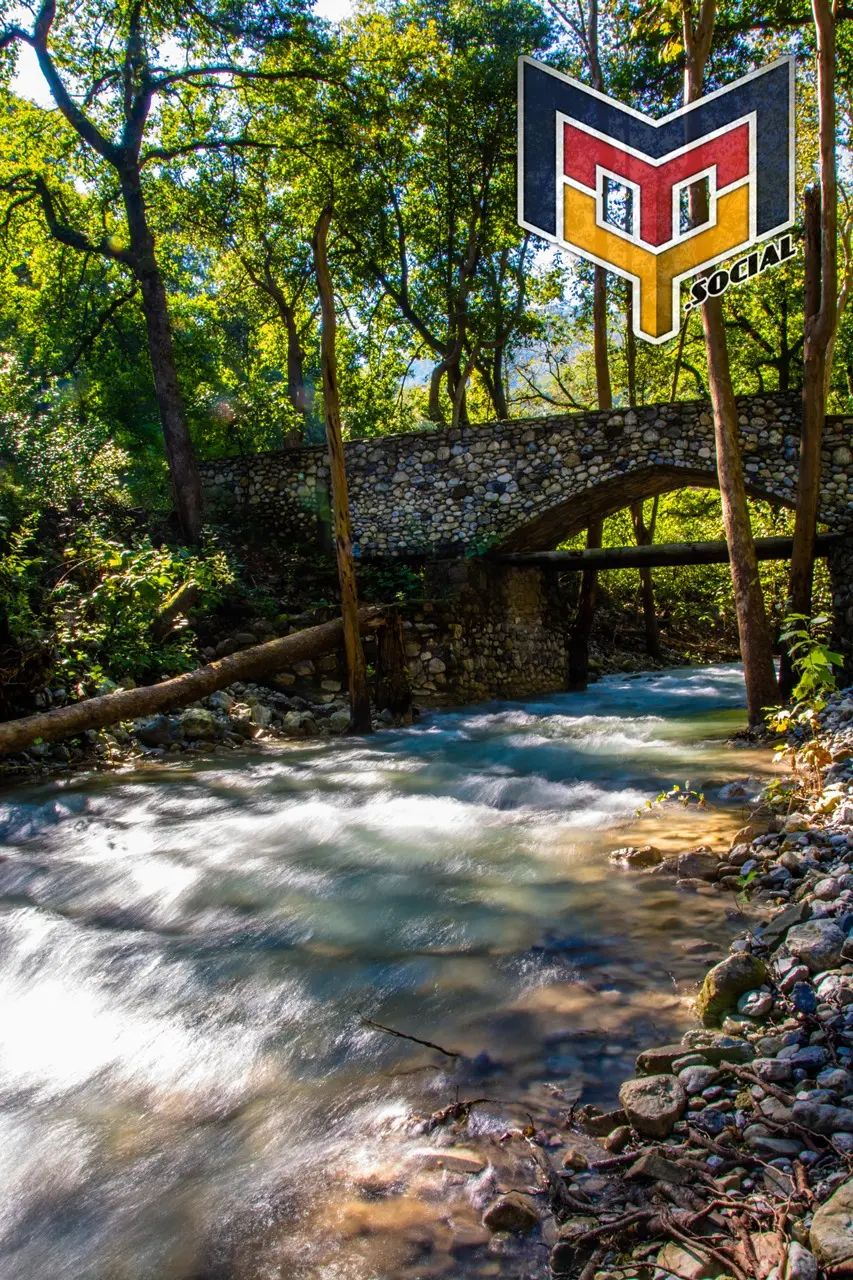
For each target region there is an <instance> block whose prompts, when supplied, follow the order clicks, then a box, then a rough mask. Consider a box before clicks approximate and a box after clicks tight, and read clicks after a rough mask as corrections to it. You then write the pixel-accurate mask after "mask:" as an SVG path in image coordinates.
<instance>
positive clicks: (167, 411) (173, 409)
mask: <svg viewBox="0 0 853 1280" xmlns="http://www.w3.org/2000/svg"><path fill="white" fill-rule="evenodd" d="M121 190H122V198H123V200H124V207H125V212H126V214H127V225H128V231H129V235H130V247H131V249H132V250H133V253H134V256H135V258H136V266H135V274H136V277H137V279H138V280H139V285H140V292H141V294H142V310H143V313H144V315H145V325H146V329H147V332H148V351H149V354H150V357H151V371H152V373H153V376H154V391H155V394H156V396H157V405H158V408H159V410H160V421H161V423H162V426H163V439H164V441H165V445H166V457H167V459H168V463H169V476H170V479H171V483H172V496H173V498H174V502H175V507H176V509H177V512H178V519H179V521H180V524H181V529H182V530H183V533H184V537H185V538H186V539H187V541H188V542H192V543H197V542H198V541H199V540H200V538H201V522H202V496H201V477H200V476H199V472H198V465H197V463H196V457H195V450H194V449H193V443H192V439H191V437H190V431H189V427H188V426H187V419H186V413H185V412H184V401H183V396H182V395H181V385H180V382H179V380H178V370H177V366H176V364H175V351H174V346H173V343H172V328H171V324H170V322H169V307H168V302H167V299H166V288H165V285H164V284H163V277H162V276H161V274H160V268H159V267H158V265H157V258H156V255H155V252H154V237H153V235H152V233H151V230H150V228H149V226H148V219H147V215H146V209H145V197H144V195H143V192H142V184H141V182H140V180H139V172H138V170H135V169H134V170H130V171H128V170H126V171H125V172H124V173H122V175H121Z"/></svg>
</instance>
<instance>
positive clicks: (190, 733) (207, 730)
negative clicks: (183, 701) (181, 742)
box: [180, 707, 225, 742]
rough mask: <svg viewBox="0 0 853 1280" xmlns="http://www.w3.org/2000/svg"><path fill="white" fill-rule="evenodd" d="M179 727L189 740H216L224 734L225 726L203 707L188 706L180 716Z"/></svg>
mask: <svg viewBox="0 0 853 1280" xmlns="http://www.w3.org/2000/svg"><path fill="white" fill-rule="evenodd" d="M180 724H181V729H182V730H183V734H184V737H185V738H188V739H190V741H193V740H197V741H199V742H217V741H218V740H219V739H220V738H222V737H224V735H225V726H224V724H222V722H221V721H220V720H217V718H216V716H215V715H214V714H213V712H212V711H207V710H206V709H205V708H204V707H188V708H187V709H186V711H184V712H182V714H181V717H180Z"/></svg>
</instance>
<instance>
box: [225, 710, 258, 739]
mask: <svg viewBox="0 0 853 1280" xmlns="http://www.w3.org/2000/svg"><path fill="white" fill-rule="evenodd" d="M230 730H231V733H233V734H236V735H237V737H238V738H251V737H253V736H254V733H255V725H254V723H253V722H252V720H251V719H250V717H249V716H247V715H234V716H232V717H231V721H230Z"/></svg>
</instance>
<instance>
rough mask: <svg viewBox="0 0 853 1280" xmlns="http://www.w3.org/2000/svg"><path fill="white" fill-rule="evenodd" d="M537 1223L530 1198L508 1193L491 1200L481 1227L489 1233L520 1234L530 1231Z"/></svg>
mask: <svg viewBox="0 0 853 1280" xmlns="http://www.w3.org/2000/svg"><path fill="white" fill-rule="evenodd" d="M538 1221H539V1213H538V1211H537V1209H536V1205H535V1204H534V1202H533V1201H532V1200H531V1198H530V1196H526V1195H524V1194H523V1193H522V1192H520V1191H508V1192H507V1194H506V1195H504V1196H498V1198H497V1200H493V1201H492V1203H491V1204H490V1205H489V1207H488V1209H487V1210H486V1212H485V1213H484V1214H483V1226H484V1227H488V1229H489V1230H490V1231H511V1232H514V1233H518V1234H522V1233H525V1232H527V1231H532V1230H533V1228H534V1227H535V1226H536V1224H537V1223H538Z"/></svg>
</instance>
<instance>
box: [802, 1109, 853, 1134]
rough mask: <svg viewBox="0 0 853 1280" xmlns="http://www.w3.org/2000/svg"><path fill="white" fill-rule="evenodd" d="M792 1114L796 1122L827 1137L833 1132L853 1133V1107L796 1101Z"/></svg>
mask: <svg viewBox="0 0 853 1280" xmlns="http://www.w3.org/2000/svg"><path fill="white" fill-rule="evenodd" d="M791 1114H792V1116H793V1119H794V1122H795V1123H796V1124H801V1125H802V1126H803V1128H804V1129H811V1131H812V1133H821V1134H823V1135H824V1136H825V1137H829V1136H830V1135H831V1134H833V1133H853V1109H851V1108H850V1107H833V1106H830V1105H829V1103H827V1102H808V1101H804V1102H795V1103H794V1105H793V1107H792V1108H791Z"/></svg>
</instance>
